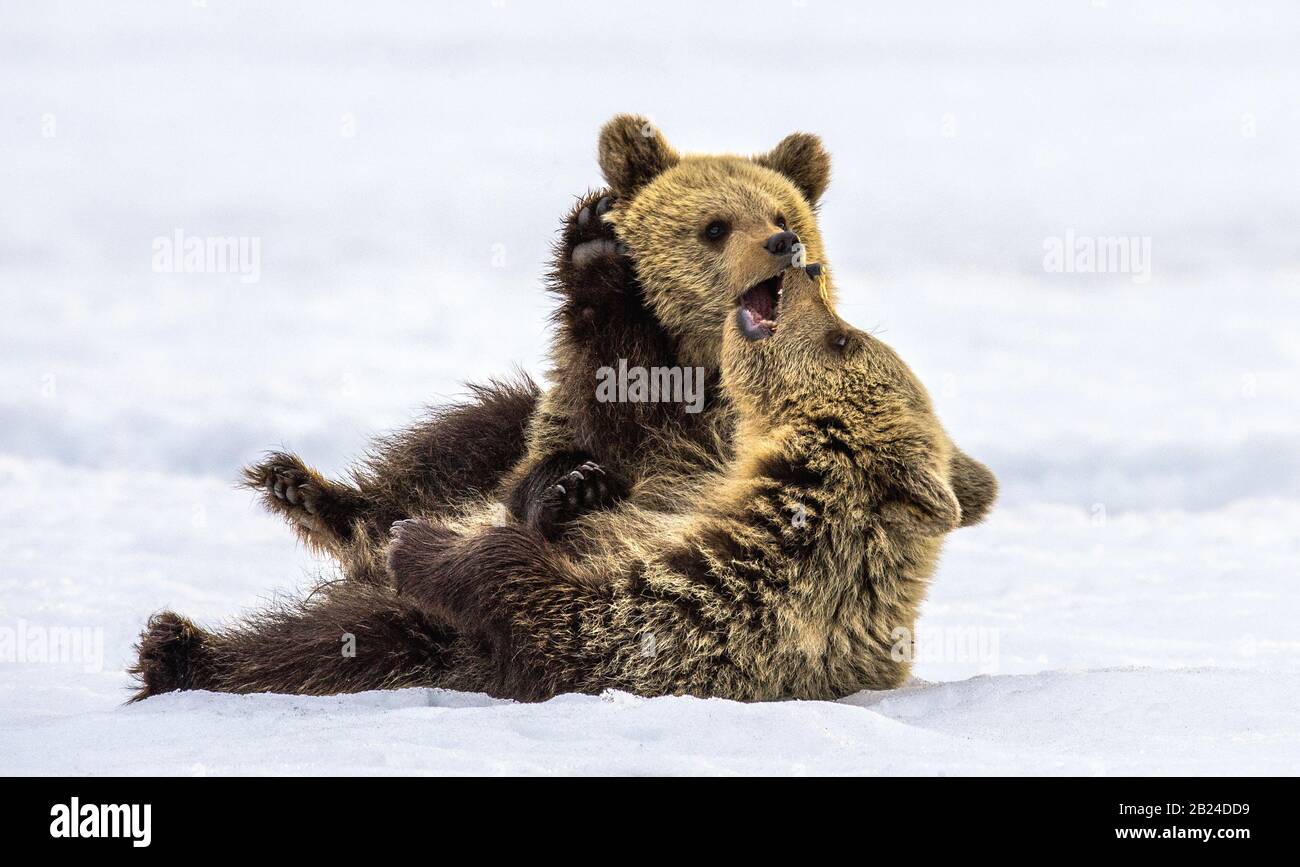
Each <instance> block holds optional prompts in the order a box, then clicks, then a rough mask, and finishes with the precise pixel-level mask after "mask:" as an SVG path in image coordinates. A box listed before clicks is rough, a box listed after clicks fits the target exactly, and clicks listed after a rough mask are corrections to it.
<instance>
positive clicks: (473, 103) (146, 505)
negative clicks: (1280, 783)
mask: <svg viewBox="0 0 1300 867" xmlns="http://www.w3.org/2000/svg"><path fill="white" fill-rule="evenodd" d="M268 7H269V8H268ZM1298 58H1300V12H1297V7H1296V5H1295V4H1294V3H1290V2H1286V0H1278V2H1276V3H1254V4H1249V5H1247V4H1240V3H1232V2H1222V3H1207V2H1172V0H1171V2H1159V3H1156V2H1147V3H1135V2H1126V0H1106V2H1105V3H1100V2H1090V0H1067V2H1050V3H1044V2H1030V0H1023V2H1009V3H978V4H973V3H961V2H956V0H954V2H951V3H920V4H901V3H887V4H886V3H879V4H877V3H867V4H864V3H842V4H840V3H831V2H828V0H806V2H799V0H796V2H793V3H792V2H756V3H748V4H744V5H735V6H723V5H720V4H708V5H702V4H687V3H682V4H673V3H656V4H651V5H646V4H634V3H613V2H602V3H598V4H595V3H593V4H576V3H548V4H545V8H541V4H531V3H524V2H520V0H504V2H500V3H494V2H489V0H481V2H461V3H454V4H451V3H447V4H401V3H396V2H369V3H365V4H355V3H347V2H321V0H312V2H303V3H278V4H269V3H258V2H224V0H208V2H207V3H206V5H198V4H191V3H189V2H182V0H172V2H154V3H146V2H136V3H121V4H96V3H54V2H40V3H38V2H32V3H27V4H18V3H12V4H7V5H6V6H5V9H4V11H3V12H0V311H2V315H0V345H2V347H3V356H2V357H3V365H2V366H0V639H2V638H3V635H4V632H3V630H9V634H10V635H11V636H13V635H16V634H18V633H19V630H20V629H23V628H26V629H31V628H35V629H42V628H49V627H77V628H85V629H91V630H94V631H95V634H96V635H98V636H101V637H102V640H103V648H104V653H103V665H102V670H99V671H90V672H87V671H85V670H83V669H85V668H87V667H90V668H95V667H96V666H94V665H93V664H92V665H89V666H87V665H82V664H49V663H45V664H41V663H33V662H20V661H16V659H15V657H16V655H17V654H15V653H13V652H12V647H13V645H12V642H11V644H10V648H11V656H10V660H14V661H9V660H4V661H0V772H6V773H43V772H44V773H48V772H61V773H72V772H75V773H97V772H113V773H147V772H164V773H228V772H244V773H262V772H302V773H317V772H380V773H402V772H489V773H493V772H539V773H540V772H637V773H641V772H668V773H685V772H705V773H731V772H746V771H769V772H777V773H801V772H828V773H854V772H864V771H891V772H914V773H936V772H943V773H998V772H1017V773H1022V772H1023V773H1059V772H1072V773H1094V772H1095V773H1168V772H1187V773H1231V772H1236V773H1262V772H1268V773H1279V772H1283V773H1285V772H1293V771H1294V769H1295V767H1296V763H1297V760H1298V759H1300V729H1298V727H1297V724H1296V715H1295V709H1296V706H1297V705H1298V704H1300V664H1297V659H1298V651H1300V629H1298V628H1297V625H1296V624H1297V621H1298V619H1300V590H1298V589H1297V582H1296V579H1297V577H1298V576H1297V572H1298V571H1300V569H1298V568H1297V562H1298V559H1300V543H1298V542H1297V536H1298V535H1300V534H1298V533H1297V529H1298V528H1300V496H1298V495H1297V488H1298V486H1300V485H1298V483H1300V439H1297V435H1300V413H1298V412H1297V406H1298V405H1300V403H1298V398H1300V379H1298V378H1297V368H1298V366H1300V365H1298V362H1300V300H1298V299H1300V294H1298V290H1300V252H1298V251H1300V245H1298V244H1297V238H1296V235H1297V228H1298V227H1300V171H1297V157H1296V154H1297V150H1296V142H1297V141H1300V100H1298V99H1297V97H1298V96H1300V60H1298ZM619 111H637V112H642V113H645V114H648V115H650V116H651V117H652V118H653V119H654V121H655V122H656V123H657V124H658V126H659V127H660V128H661V129H662V130H663V131H664V132H665V134H666V135H667V136H668V138H669V140H670V141H672V142H673V143H674V144H676V145H677V146H678V147H680V148H682V149H685V150H695V151H719V150H734V151H740V152H754V151H760V150H765V149H767V148H769V147H771V146H772V145H773V144H775V143H776V142H777V141H778V140H779V139H780V138H781V137H783V136H784V135H786V134H787V133H789V132H792V131H795V130H807V131H812V132H816V133H819V134H820V135H822V136H823V137H824V139H825V142H826V145H827V147H828V148H829V149H830V151H831V153H832V155H833V157H834V180H833V182H832V185H831V188H830V191H829V192H828V194H827V196H826V198H825V201H824V207H823V209H822V222H823V227H824V232H825V239H826V245H827V249H828V251H829V253H830V257H831V261H832V263H833V264H834V265H835V267H836V274H837V280H838V283H839V288H840V293H841V297H842V299H843V312H844V314H845V316H846V317H847V318H848V319H850V320H851V321H853V322H855V324H858V325H860V326H863V327H868V328H871V329H873V330H875V331H876V333H878V334H879V335H880V336H881V337H882V338H883V339H885V340H886V341H887V342H889V343H891V344H892V345H893V346H894V347H895V348H896V349H897V350H898V351H899V352H900V353H901V354H902V355H903V357H904V358H906V359H907V360H908V361H909V363H910V364H911V365H912V366H913V368H914V369H915V370H916V371H917V372H918V374H919V375H920V376H921V378H922V379H923V380H924V381H925V382H927V383H928V384H929V386H930V388H931V391H932V393H933V395H934V398H935V400H936V403H937V405H938V409H939V412H940V415H941V416H942V418H943V419H944V421H945V423H946V425H947V427H948V429H949V431H950V432H951V433H952V435H953V437H954V438H955V439H956V440H957V441H958V442H959V443H961V444H962V445H963V446H964V447H965V448H966V449H967V450H968V451H969V452H971V453H972V454H974V455H976V456H977V457H979V458H981V459H983V460H985V461H986V462H988V463H989V464H990V465H991V466H992V467H993V468H994V469H995V471H996V472H997V473H998V475H999V477H1000V479H1001V481H1002V484H1003V497H1002V500H1001V502H1000V503H999V506H998V508H997V511H996V512H995V513H994V515H993V516H992V518H991V519H990V520H989V521H988V523H987V524H985V525H984V526H982V527H979V528H974V529H968V530H962V531H960V532H958V533H956V534H954V536H953V537H952V540H951V542H950V544H949V546H948V549H947V552H946V555H945V558H944V561H943V564H942V566H941V569H940V571H939V573H938V575H937V577H936V580H935V584H934V588H933V592H932V594H931V597H930V600H929V602H928V603H927V605H926V607H925V609H924V614H923V617H922V627H923V628H946V629H952V628H956V629H974V630H981V633H980V634H982V635H984V636H986V640H987V637H988V636H994V637H995V639H996V653H995V654H992V655H991V656H990V657H988V658H984V659H982V660H981V659H966V660H963V659H960V658H939V659H926V660H922V662H921V663H920V664H919V665H918V667H917V672H916V673H917V675H918V676H919V677H920V678H921V679H922V680H923V681H924V682H921V683H918V684H917V685H915V686H913V687H910V688H909V689H906V690H903V691H900V692H897V693H894V694H888V695H867V694H864V695H860V696H856V697H852V698H850V699H847V700H845V701H843V702H840V703H785V704H775V705H762V706H745V705H739V704H733V703H728V702H722V701H697V700H692V699H671V698H669V699H656V700H650V701H646V700H640V699H633V698H630V697H627V696H619V695H613V696H606V697H604V698H595V697H591V698H589V697H565V698H560V699H556V700H555V701H553V702H550V703H548V704H545V705H541V706H521V705H512V704H508V703H497V702H490V701H487V700H486V699H483V698H482V697H481V696H466V695H455V694H448V693H442V692H437V691H422V690H415V691H406V692H401V693H390V694H371V695H366V696H352V697H339V698H330V699H308V698H301V697H278V696H250V697H238V696H211V695H204V694H189V695H172V696H164V697H161V698H158V699H154V700H150V701H148V702H145V703H144V704H142V705H137V706H133V707H129V708H126V707H123V706H122V705H121V702H122V700H123V699H124V698H125V697H126V695H127V692H126V688H127V680H126V677H125V675H124V674H123V671H122V669H123V668H124V666H125V665H126V664H127V663H128V662H129V660H130V657H131V653H130V646H131V644H132V642H133V640H134V637H135V634H136V633H137V632H138V630H139V628H140V626H141V624H142V623H143V621H144V620H145V618H146V617H147V616H148V614H149V613H150V612H152V611H154V610H158V609H161V608H174V609H176V610H179V611H181V612H184V613H186V614H189V615H192V616H194V617H196V618H198V619H199V620H200V621H202V622H206V623H212V624H215V623H219V622H221V621H223V620H226V619H230V618H233V617H235V616H237V615H238V614H239V613H240V612H242V611H246V610H248V609H251V608H254V607H256V606H257V605H258V604H259V602H260V601H261V600H264V599H266V598H268V597H269V596H270V595H272V594H274V593H277V592H278V593H288V594H294V593H296V592H298V591H299V590H300V589H301V588H303V587H306V586H309V585H310V584H311V582H312V581H313V580H315V578H316V577H317V576H318V575H320V574H321V573H322V572H323V571H325V570H328V564H324V563H317V562H314V561H313V560H312V558H311V557H310V556H309V555H308V554H307V553H306V552H304V551H302V550H301V549H300V548H298V547H297V546H296V544H295V542H294V540H293V538H292V536H291V535H290V533H289V532H288V530H287V529H286V528H285V527H284V526H283V525H282V524H280V523H279V522H278V521H277V520H276V519H274V518H272V517H270V516H267V515H265V514H262V513H261V512H259V511H258V510H257V508H256V507H255V505H254V503H253V500H252V498H251V496H250V495H249V494H248V493H246V492H242V491H238V490H236V489H235V488H234V486H233V482H234V479H235V478H236V474H237V471H238V468H239V466H240V465H241V464H242V463H245V462H247V461H251V460H253V459H255V458H256V457H257V456H258V455H259V453H260V452H261V451H262V450H263V449H265V448H267V447H271V446H281V445H283V446H287V447H289V448H292V449H295V450H298V451H300V452H301V453H302V454H304V455H305V456H307V457H308V458H309V459H311V460H313V461H315V462H316V463H317V464H318V465H319V466H320V467H321V468H322V469H323V470H326V471H329V472H340V471H342V470H343V469H344V468H345V467H346V466H347V465H348V463H349V461H350V460H351V459H352V458H354V457H355V456H357V455H358V454H359V453H360V452H361V451H362V450H363V449H364V447H365V444H366V442H367V439H368V437H370V436H371V435H372V434H374V433H376V432H381V431H385V430H391V429H393V428H395V427H398V426H401V425H403V424H404V423H406V422H407V421H408V420H409V419H411V418H412V417H413V416H414V415H415V414H416V413H417V412H418V410H419V409H420V407H421V406H422V405H424V404H428V403H436V402H438V401H439V400H443V399H446V398H448V397H451V396H454V395H455V394H457V393H458V392H459V390H460V385H459V384H460V383H461V382H463V381H465V380H470V379H476V378H483V377H486V376H489V375H493V374H501V373H505V372H508V371H509V370H510V368H511V366H512V365H519V366H522V367H523V368H524V369H526V370H529V371H531V372H533V373H534V374H535V375H540V373H541V371H542V370H543V368H544V358H543V356H544V351H545V346H546V341H547V332H548V328H547V320H546V315H547V312H548V310H549V306H550V301H549V299H548V298H547V297H546V295H545V294H544V293H543V292H542V290H541V275H542V273H543V271H544V268H545V266H546V261H547V256H548V248H549V245H550V243H551V242H552V240H553V239H554V233H555V230H556V228H557V226H558V218H559V215H560V214H561V213H562V212H563V211H565V210H566V209H567V208H568V207H569V205H570V203H571V202H572V200H573V197H574V196H575V195H577V194H579V193H582V192H584V191H585V190H586V189H588V188H589V187H594V186H597V185H599V183H600V178H599V175H598V172H597V169H596V165H595V159H594V151H595V139H596V134H597V131H598V129H599V127H600V125H601V123H603V122H604V121H605V120H606V119H608V117H610V116H611V115H613V114H614V113H616V112H619ZM178 228H179V229H182V230H183V231H184V232H186V233H187V234H190V235H201V236H207V235H220V236H227V235H234V236H252V237H256V238H258V239H260V244H261V276H260V280H259V281H258V282H256V283H244V282H241V280H240V278H239V275H237V274H171V273H155V272H154V271H153V270H152V268H151V256H152V244H153V240H154V238H155V237H157V236H169V235H170V234H171V233H172V232H173V231H174V230H175V229H178ZM1067 230H1073V231H1074V232H1075V233H1076V234H1077V235H1088V236H1119V235H1123V236H1140V237H1149V238H1150V239H1151V250H1152V260H1153V261H1152V272H1151V279H1150V280H1149V281H1148V282H1146V283H1137V282H1135V281H1134V280H1133V279H1132V277H1131V275H1128V274H1073V275H1067V274H1053V273H1047V272H1045V270H1044V268H1043V255H1044V251H1043V244H1044V241H1045V240H1046V239H1048V238H1051V237H1055V236H1061V235H1063V234H1064V233H1065V232H1066V231H1067ZM502 257H504V261H502ZM28 634H30V633H28ZM0 647H3V642H2V641H0ZM950 656H951V655H950ZM92 662H93V660H92Z"/></svg>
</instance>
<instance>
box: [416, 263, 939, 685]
mask: <svg viewBox="0 0 1300 867" xmlns="http://www.w3.org/2000/svg"><path fill="white" fill-rule="evenodd" d="M810 270H812V269H810ZM777 294H778V297H779V301H778V304H777V307H776V311H775V312H776V313H777V316H776V324H775V327H774V328H771V329H762V330H761V331H756V329H755V328H754V327H753V325H754V323H753V320H752V316H751V312H750V311H749V310H747V309H746V308H745V306H744V305H742V306H740V307H739V308H738V309H737V311H736V313H735V315H733V316H731V317H728V321H729V325H728V326H727V328H726V332H725V337H724V341H723V385H724V387H725V388H726V390H727V393H728V395H729V396H730V397H731V399H732V402H733V404H734V405H735V407H736V410H737V412H738V415H739V423H738V425H737V428H736V435H735V455H734V457H733V458H732V460H731V461H730V462H729V463H728V465H727V466H726V467H725V468H723V469H722V470H721V471H719V472H717V473H715V474H713V475H712V477H711V478H709V479H708V480H707V481H706V482H705V483H704V484H702V485H699V486H697V487H696V489H695V490H696V495H695V501H694V502H693V503H692V504H691V506H690V511H689V514H687V515H685V516H681V517H677V518H673V519H667V520H665V519H664V517H663V516H656V515H652V514H648V513H645V512H644V511H641V510H638V509H637V507H635V506H632V505H630V504H625V505H624V506H622V507H621V509H619V510H615V511H613V512H610V513H608V514H607V515H606V516H590V518H589V519H588V524H587V527H586V533H587V534H588V535H593V536H594V535H599V534H601V533H604V534H607V535H608V537H609V538H608V539H606V540H605V541H606V545H605V546H604V547H603V548H600V549H599V552H598V553H593V554H587V555H582V556H575V555H574V554H573V553H572V551H571V550H569V549H568V548H567V547H562V546H556V545H554V544H548V543H547V542H546V541H545V540H544V539H543V538H542V537H541V536H540V535H539V534H538V533H537V531H536V530H535V529H533V528H531V527H529V526H526V525H519V524H513V523H511V524H506V525H500V526H482V527H477V528H471V529H469V530H467V531H461V532H458V531H457V530H455V529H453V528H451V527H449V526H447V525H445V524H439V523H436V522H429V521H422V520H411V521H406V522H403V523H401V524H399V525H398V526H397V527H396V528H395V537H394V541H393V544H392V548H391V554H390V564H391V568H392V571H393V575H394V577H395V579H396V581H397V584H398V587H399V590H400V591H401V592H403V593H404V594H406V595H408V596H410V597H411V598H412V599H415V600H417V601H418V603H419V604H420V606H421V607H422V608H423V609H425V610H426V611H427V612H428V613H429V615H430V616H431V617H434V618H437V619H439V620H442V621H445V622H446V623H449V624H450V625H451V626H452V627H453V628H454V629H455V630H456V631H457V632H458V633H461V634H463V635H466V636H470V635H473V636H478V637H479V638H480V640H481V642H482V643H481V645H480V647H481V652H483V653H485V654H486V655H487V656H488V657H489V658H490V659H491V661H492V665H491V668H490V669H489V671H488V680H486V681H485V682H483V683H482V684H480V685H478V688H480V689H483V690H486V691H487V692H490V693H493V694H497V695H505V696H509V697H513V698H518V699H524V700H536V699H544V698H547V697H549V696H551V695H554V694H556V693H559V692H568V691H576V692H598V691H600V690H604V689H610V688H613V689H621V690H627V691H630V692H634V693H638V694H641V695H665V694H671V695H679V694H690V695H697V696H720V697H725V698H731V699H738V700H744V701H750V700H765V699H780V698H804V699H830V698H837V697H840V696H843V695H847V694H850V693H853V692H856V691H858V690H862V689H886V688H891V687H896V686H898V685H899V684H901V683H902V682H903V681H904V679H905V678H906V677H907V674H908V662H907V661H906V659H905V658H903V657H904V656H906V657H909V658H910V654H907V655H901V654H892V653H891V648H892V647H893V646H894V645H896V643H897V642H898V640H899V634H900V633H899V632H897V631H896V630H900V629H901V630H906V634H909V635H910V634H912V631H913V626H914V622H915V619H916V616H917V608H918V606H919V604H920V602H921V600H922V598H923V596H924V594H925V591H926V586H927V581H928V579H929V578H930V576H931V574H932V573H933V572H934V569H935V566H936V562H937V558H938V555H939V549H940V545H941V542H942V539H943V536H944V535H945V534H946V533H948V532H949V531H951V530H954V529H956V528H957V527H958V526H960V525H961V523H962V512H961V506H960V504H959V503H958V501H957V497H956V495H955V493H954V492H953V489H952V484H951V476H952V470H951V458H952V455H953V452H954V447H953V445H952V442H951V441H950V440H949V438H948V436H947V435H946V434H945V433H944V430H943V428H942V427H941V426H940V424H939V422H938V420H937V419H936V418H935V416H934V412H933V409H932V407H931V404H930V399H929V397H928V396H927V394H926V391H925V389H924V388H923V387H922V386H921V385H920V383H919V382H917V380H916V378H915V377H914V376H913V375H912V373H911V371H910V370H909V369H908V368H907V366H906V365H905V364H904V363H903V362H902V361H901V360H900V359H899V358H898V356H896V355H895V354H894V353H893V351H892V350H890V349H889V347H887V346H885V345H884V344H883V343H881V342H880V341H878V340H876V339H875V338H873V337H871V336H870V335H868V334H866V333H865V332H862V331H859V330H857V329H854V328H852V327H850V326H849V325H847V324H845V323H844V322H843V321H842V320H840V319H839V317H838V316H836V314H835V313H834V311H833V310H832V308H831V307H830V305H829V304H828V303H827V301H826V298H825V297H824V295H823V293H822V291H821V289H820V287H819V286H818V285H817V284H816V283H815V282H814V281H813V280H812V279H810V278H809V277H808V276H807V275H806V274H805V272H804V271H803V270H801V269H793V268H792V269H790V270H789V271H787V272H786V273H785V275H784V277H783V279H781V280H778V282H777ZM620 512H621V513H620ZM637 524H642V525H643V526H642V527H641V530H640V532H639V533H638V532H636V531H635V530H634V529H633V528H634V527H635V526H636V525H637ZM478 673H479V674H480V675H483V674H484V672H483V671H482V670H480V671H479V672H478Z"/></svg>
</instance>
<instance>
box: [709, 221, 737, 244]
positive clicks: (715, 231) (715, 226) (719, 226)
mask: <svg viewBox="0 0 1300 867" xmlns="http://www.w3.org/2000/svg"><path fill="white" fill-rule="evenodd" d="M730 231H731V227H730V226H728V225H727V222H726V221H725V220H714V221H713V222H712V223H709V225H707V226H705V227H704V237H705V238H707V239H708V240H710V241H721V240H722V239H723V238H725V237H727V233H728V232H730Z"/></svg>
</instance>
